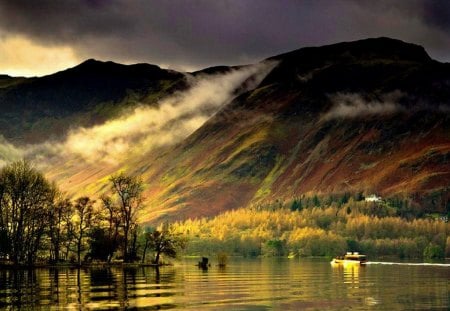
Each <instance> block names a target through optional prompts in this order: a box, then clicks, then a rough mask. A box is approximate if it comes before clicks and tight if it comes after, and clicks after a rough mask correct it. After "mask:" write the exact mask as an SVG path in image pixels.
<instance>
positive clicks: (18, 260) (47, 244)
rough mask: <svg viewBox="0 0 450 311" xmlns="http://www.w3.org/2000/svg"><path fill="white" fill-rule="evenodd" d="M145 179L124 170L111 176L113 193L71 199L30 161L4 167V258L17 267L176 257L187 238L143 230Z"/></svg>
mask: <svg viewBox="0 0 450 311" xmlns="http://www.w3.org/2000/svg"><path fill="white" fill-rule="evenodd" d="M143 190H144V189H143V182H142V180H140V179H139V178H136V177H132V176H127V175H126V174H124V173H119V174H117V175H112V176H111V177H110V178H109V192H108V193H106V194H104V195H102V196H101V197H100V199H99V200H98V201H97V202H96V201H95V200H92V199H91V198H89V197H87V196H81V197H78V198H76V199H75V200H71V199H69V198H68V197H66V196H65V195H64V194H63V193H61V191H59V190H58V188H57V186H56V185H55V184H54V183H51V182H49V181H48V180H47V179H46V178H45V177H44V176H43V174H42V173H40V172H39V171H38V170H36V169H35V168H33V167H32V166H31V165H30V164H29V163H27V162H26V161H18V162H14V163H11V164H9V165H7V166H5V167H3V168H2V169H1V170H0V259H1V260H2V261H7V262H10V263H12V264H15V265H34V264H35V263H36V262H37V261H39V262H42V261H46V262H50V263H59V262H72V263H76V264H78V265H81V264H82V263H83V262H86V261H92V260H98V261H102V262H111V261H112V260H113V259H114V258H115V259H121V260H123V262H126V263H129V262H134V261H137V260H139V259H140V260H141V261H142V262H143V261H144V260H145V256H146V253H147V252H148V251H149V250H152V251H154V253H155V255H154V259H153V261H154V262H155V263H156V264H159V263H160V262H159V260H160V257H161V254H165V255H166V256H172V257H173V256H175V255H176V249H177V248H178V247H182V246H183V245H184V242H183V240H182V239H180V238H178V237H177V236H175V235H172V233H171V231H170V228H169V227H168V226H163V227H161V228H160V229H155V228H143V227H141V226H139V224H138V213H139V211H140V210H141V209H142V207H143V204H142V193H143Z"/></svg>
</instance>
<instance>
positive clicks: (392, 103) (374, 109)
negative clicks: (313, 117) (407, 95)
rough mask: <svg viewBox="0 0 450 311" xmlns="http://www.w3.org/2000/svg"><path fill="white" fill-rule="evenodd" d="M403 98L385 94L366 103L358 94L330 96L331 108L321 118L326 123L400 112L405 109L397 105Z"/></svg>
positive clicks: (397, 93) (395, 93) (398, 95)
mask: <svg viewBox="0 0 450 311" xmlns="http://www.w3.org/2000/svg"><path fill="white" fill-rule="evenodd" d="M403 96H404V94H403V93H401V92H398V91H397V92H392V93H388V94H385V95H384V96H383V97H382V98H381V100H379V101H378V100H373V101H368V100H366V99H364V98H363V97H362V96H361V95H359V94H348V93H345V94H344V93H338V94H335V95H333V96H330V101H331V102H332V103H333V106H332V107H331V109H330V110H329V111H328V112H327V113H325V115H324V116H323V117H322V118H323V120H325V121H328V120H331V119H337V118H357V117H365V116H370V115H386V114H393V113H397V112H401V111H404V110H405V108H404V107H402V106H401V105H400V104H398V100H399V99H401V98H402V97H403Z"/></svg>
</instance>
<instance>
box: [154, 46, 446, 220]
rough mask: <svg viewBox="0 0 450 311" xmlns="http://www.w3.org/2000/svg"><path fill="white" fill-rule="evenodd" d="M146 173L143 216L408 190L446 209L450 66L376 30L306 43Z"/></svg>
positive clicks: (430, 206)
mask: <svg viewBox="0 0 450 311" xmlns="http://www.w3.org/2000/svg"><path fill="white" fill-rule="evenodd" d="M273 59H275V60H278V61H279V64H278V66H277V67H276V68H275V69H274V70H272V72H271V73H270V74H269V75H268V76H267V77H266V79H265V80H264V81H263V82H262V83H261V84H260V85H259V87H258V88H256V89H255V90H252V91H250V92H248V93H246V94H243V95H241V96H240V97H238V98H236V99H235V100H234V101H233V102H232V103H231V104H230V105H228V106H227V107H226V108H225V109H223V110H222V111H221V112H220V113H219V114H217V115H215V116H214V117H213V118H212V119H210V120H209V121H208V122H207V123H206V124H205V125H204V126H203V127H202V128H200V129H199V130H198V131H197V132H195V133H194V134H193V135H192V136H190V137H189V138H188V139H187V140H186V141H185V142H183V143H182V144H181V145H179V146H177V147H175V148H174V149H173V150H171V151H170V152H168V153H167V154H166V155H165V157H164V158H162V159H161V161H160V162H158V169H153V170H151V172H150V173H148V175H145V176H146V178H147V180H148V182H149V185H150V189H151V190H149V193H148V197H149V203H150V208H149V209H148V210H149V213H148V214H147V219H148V220H151V219H154V218H155V217H166V216H168V217H175V218H187V217H196V216H204V215H215V214H217V213H220V212H222V211H224V210H227V209H230V208H237V207H240V206H247V205H249V204H252V203H253V204H254V203H257V202H262V201H271V200H276V199H285V200H288V199H292V198H294V197H298V196H301V195H304V194H310V195H312V194H313V193H318V194H323V195H325V194H342V193H344V192H351V193H356V192H363V193H366V194H370V193H379V194H381V195H382V196H394V195H398V196H402V197H403V196H404V197H412V198H414V199H416V200H418V201H419V202H420V203H422V205H423V207H424V208H425V209H427V210H434V211H443V210H444V209H445V208H446V206H447V204H448V203H447V202H448V199H449V195H448V193H449V185H450V162H449V161H450V126H449V124H450V115H449V111H450V109H449V106H448V105H449V104H450V93H449V92H450V66H449V64H441V63H438V62H435V61H433V60H431V59H430V58H429V57H428V55H427V54H426V53H425V51H424V50H423V48H421V47H419V46H416V45H411V44H406V43H403V42H401V41H397V40H392V39H387V38H380V39H369V40H362V41H357V42H351V43H343V44H337V45H332V46H327V47H320V48H306V49H300V50H298V51H294V52H291V53H287V54H284V55H280V56H277V57H275V58H272V60H273Z"/></svg>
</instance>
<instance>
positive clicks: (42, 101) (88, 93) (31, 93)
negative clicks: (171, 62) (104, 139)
mask: <svg viewBox="0 0 450 311" xmlns="http://www.w3.org/2000/svg"><path fill="white" fill-rule="evenodd" d="M183 76H184V75H183V74H181V73H178V72H175V71H171V70H164V69H161V68H159V67H158V66H155V65H149V64H135V65H122V64H117V63H114V62H101V61H97V60H94V59H89V60H87V61H85V62H83V63H81V64H80V65H78V66H76V67H74V68H70V69H67V70H64V71H61V72H58V73H55V74H52V75H48V76H44V77H41V78H28V79H27V78H11V77H9V76H0V109H1V111H2V114H1V116H0V133H1V134H2V135H3V136H4V137H5V138H7V139H9V140H11V141H14V142H16V143H21V144H23V143H36V142H42V141H45V140H47V139H49V137H50V138H61V137H62V136H63V135H64V134H65V133H67V131H68V130H69V129H70V128H71V127H77V126H92V125H95V124H99V123H102V122H104V121H105V120H107V119H109V118H112V117H117V116H118V115H119V114H120V112H121V111H122V109H123V108H124V107H127V106H132V105H134V104H136V103H142V102H145V103H152V102H154V101H156V100H157V99H159V98H160V97H163V96H164V94H167V93H171V92H173V90H172V88H174V87H178V86H180V85H178V86H177V83H181V82H180V81H182V79H183Z"/></svg>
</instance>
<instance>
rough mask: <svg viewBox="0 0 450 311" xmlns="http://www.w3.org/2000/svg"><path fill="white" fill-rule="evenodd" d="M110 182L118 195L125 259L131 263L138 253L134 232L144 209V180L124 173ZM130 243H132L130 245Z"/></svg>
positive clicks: (114, 176)
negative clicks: (139, 213)
mask: <svg viewBox="0 0 450 311" xmlns="http://www.w3.org/2000/svg"><path fill="white" fill-rule="evenodd" d="M109 180H110V181H111V183H112V185H111V189H112V191H113V193H114V194H115V195H116V198H117V201H116V202H117V205H118V209H119V211H120V223H121V227H122V229H123V244H122V252H123V259H124V262H129V261H130V260H132V259H133V258H132V257H133V256H132V254H133V253H136V249H135V248H136V243H133V240H134V241H135V239H134V238H133V231H134V230H135V229H136V226H137V214H138V212H139V210H140V209H141V208H142V192H143V185H142V180H141V179H139V178H137V177H132V176H127V175H125V174H123V173H120V174H118V175H113V176H111V178H110V179H109ZM132 239H133V240H132ZM130 242H132V243H131V244H130ZM130 246H131V247H130Z"/></svg>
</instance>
